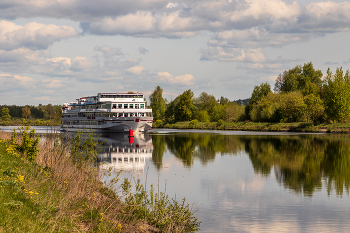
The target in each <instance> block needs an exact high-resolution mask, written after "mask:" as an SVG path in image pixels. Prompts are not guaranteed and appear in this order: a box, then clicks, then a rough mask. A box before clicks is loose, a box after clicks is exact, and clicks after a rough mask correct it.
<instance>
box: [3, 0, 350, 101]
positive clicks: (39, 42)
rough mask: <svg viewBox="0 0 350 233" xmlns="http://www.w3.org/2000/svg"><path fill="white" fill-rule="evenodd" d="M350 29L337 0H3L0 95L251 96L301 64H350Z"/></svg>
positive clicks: (345, 8)
mask: <svg viewBox="0 0 350 233" xmlns="http://www.w3.org/2000/svg"><path fill="white" fill-rule="evenodd" d="M349 28H350V2H344V1H338V0H334V1H311V0H300V1H291V0H285V1H282V0H179V1H164V0H133V1H127V0H99V1H96V0H31V1H28V0H0V104H1V105H4V104H7V105H20V106H23V105H27V104H29V105H35V106H37V105H38V104H40V103H41V104H48V103H51V104H62V103H67V102H71V101H75V99H77V98H79V97H82V96H92V95H96V94H97V93H101V92H111V93H117V92H128V91H135V92H142V93H144V94H145V95H146V96H149V95H150V94H151V93H152V91H153V90H154V89H155V87H156V86H158V85H159V86H160V87H161V88H162V89H163V91H164V93H163V96H164V97H165V98H167V99H168V100H172V99H174V98H175V97H176V96H177V95H178V94H181V93H183V92H184V91H185V90H188V89H191V90H192V91H193V93H194V95H195V96H199V95H200V93H201V92H207V93H208V94H213V95H214V96H215V97H216V98H217V99H219V98H220V97H221V96H224V97H226V98H228V99H230V100H238V99H245V98H249V97H250V95H251V92H252V90H253V89H254V86H256V85H260V84H261V83H263V82H268V83H270V84H271V86H272V87H273V85H274V82H275V79H276V77H277V76H278V75H279V74H280V73H282V72H283V71H284V70H288V69H291V68H293V67H295V66H296V65H303V64H304V63H308V62H312V63H313V65H314V67H315V68H316V69H320V70H321V71H322V72H323V73H324V74H325V73H326V71H327V69H328V68H330V69H331V71H333V72H335V70H336V68H337V67H343V70H347V69H349V66H350V46H349V44H350V43H349V41H350V31H349Z"/></svg>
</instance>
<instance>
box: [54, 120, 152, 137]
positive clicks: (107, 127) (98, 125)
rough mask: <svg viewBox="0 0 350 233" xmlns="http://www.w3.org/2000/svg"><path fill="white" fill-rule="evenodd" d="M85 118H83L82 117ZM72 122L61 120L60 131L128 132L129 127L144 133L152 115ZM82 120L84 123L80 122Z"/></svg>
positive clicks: (136, 131)
mask: <svg viewBox="0 0 350 233" xmlns="http://www.w3.org/2000/svg"><path fill="white" fill-rule="evenodd" d="M84 120H85V119H84ZM72 122H74V123H73V124H65V123H68V122H62V124H61V127H60V129H61V131H62V132H75V131H81V130H89V131H92V132H95V133H123V132H129V130H130V129H132V130H133V131H134V133H145V132H147V131H148V130H150V129H152V122H153V117H137V118H136V117H129V118H124V119H123V118H106V119H101V118H97V119H94V120H91V121H89V122H88V124H86V120H85V121H83V120H79V119H76V120H75V121H72ZM81 122H84V124H81Z"/></svg>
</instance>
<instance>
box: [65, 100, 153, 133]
mask: <svg viewBox="0 0 350 233" xmlns="http://www.w3.org/2000/svg"><path fill="white" fill-rule="evenodd" d="M152 122H153V115H152V109H150V108H147V107H146V101H145V99H144V95H143V94H142V93H98V94H97V95H96V96H88V97H82V98H79V99H77V100H76V101H75V102H71V103H69V104H64V107H63V108H62V118H61V130H63V131H77V130H83V129H89V130H92V131H94V132H105V133H113V132H128V131H129V130H130V129H132V130H133V131H134V132H136V133H137V132H147V131H148V130H149V129H151V127H152Z"/></svg>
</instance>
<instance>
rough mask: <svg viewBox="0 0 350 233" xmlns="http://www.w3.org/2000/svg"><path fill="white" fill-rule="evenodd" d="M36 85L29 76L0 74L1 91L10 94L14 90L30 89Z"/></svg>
mask: <svg viewBox="0 0 350 233" xmlns="http://www.w3.org/2000/svg"><path fill="white" fill-rule="evenodd" d="M33 85H34V80H33V79H32V78H30V77H27V76H20V75H10V74H0V91H2V92H8V91H12V90H21V89H30V88H32V87H33Z"/></svg>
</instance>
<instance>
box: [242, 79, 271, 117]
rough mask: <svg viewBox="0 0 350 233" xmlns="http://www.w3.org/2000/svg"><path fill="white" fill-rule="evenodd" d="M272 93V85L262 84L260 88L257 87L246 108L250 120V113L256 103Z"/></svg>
mask: <svg viewBox="0 0 350 233" xmlns="http://www.w3.org/2000/svg"><path fill="white" fill-rule="evenodd" d="M270 92H271V86H270V84H268V83H267V82H266V83H262V84H260V85H259V86H255V87H254V90H253V92H252V96H251V97H250V100H249V103H248V105H247V106H246V108H245V114H246V117H247V118H248V119H249V118H250V111H251V110H252V109H253V106H254V104H255V103H256V102H258V101H259V100H260V99H262V98H263V97H264V96H267V94H269V93H270Z"/></svg>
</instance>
